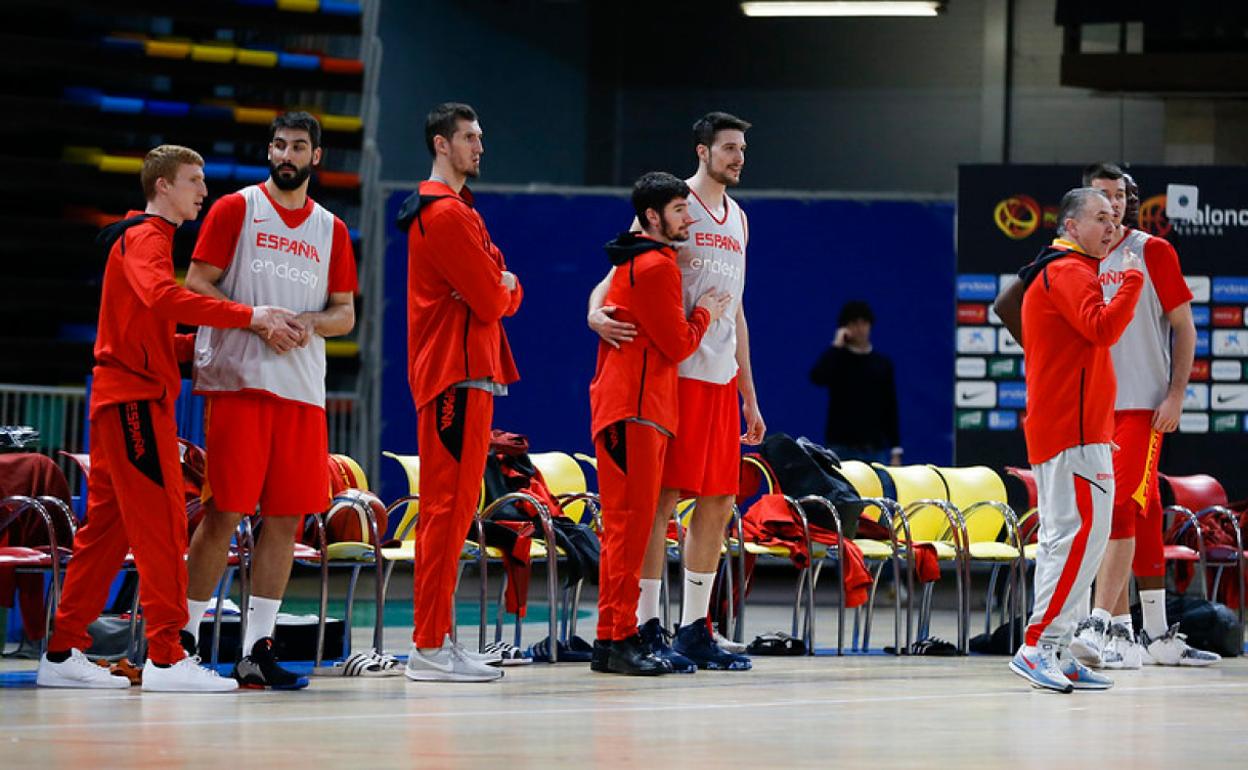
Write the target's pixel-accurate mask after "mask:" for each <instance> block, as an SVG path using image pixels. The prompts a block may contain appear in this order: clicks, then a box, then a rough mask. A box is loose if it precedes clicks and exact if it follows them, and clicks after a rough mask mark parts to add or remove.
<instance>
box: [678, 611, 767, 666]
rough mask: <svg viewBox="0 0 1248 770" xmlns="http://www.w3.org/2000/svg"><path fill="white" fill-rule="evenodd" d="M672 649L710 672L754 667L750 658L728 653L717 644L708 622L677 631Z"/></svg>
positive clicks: (701, 621) (684, 627)
mask: <svg viewBox="0 0 1248 770" xmlns="http://www.w3.org/2000/svg"><path fill="white" fill-rule="evenodd" d="M672 649H673V650H675V651H676V652H678V653H680V654H681V655H683V656H685V657H686V658H688V659H689V660H692V661H693V662H694V663H695V664H697V666H698V668H701V669H706V670H708V671H749V670H750V669H751V668H753V666H754V664H753V663H751V662H750V659H749V657H747V656H745V655H738V654H736V653H734V652H728V651H727V650H725V649H723V648H721V647H720V646H719V645H718V644H716V643H715V637H713V636H711V629H710V626H709V625H708V624H707V621H706V620H699V621H698V622H696V623H690V624H689V625H687V626H681V627H680V628H678V629H676V638H675V639H674V640H673V641H672Z"/></svg>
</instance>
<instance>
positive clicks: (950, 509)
mask: <svg viewBox="0 0 1248 770" xmlns="http://www.w3.org/2000/svg"><path fill="white" fill-rule="evenodd" d="M873 467H874V468H875V469H876V470H878V471H880V472H881V473H882V474H887V475H888V477H889V478H890V479H891V480H892V482H893V487H894V489H895V490H896V500H897V503H898V505H900V506H901V508H902V510H903V512H904V515H903V516H901V517H900V518H899V519H897V520H894V521H893V527H894V530H896V529H897V528H900V529H901V532H900V533H899V539H900V537H901V536H904V540H905V542H911V543H923V544H930V545H931V546H933V547H934V549H935V551H936V558H937V559H938V560H940V561H942V562H952V563H953V565H954V574H955V575H956V576H957V586H956V588H957V593H958V641H957V648H958V650H959V651H961V652H962V653H963V654H967V653H968V652H969V651H970V633H969V629H970V615H969V607H970V595H969V593H968V592H969V588H970V553H969V549H968V547H967V536H966V526H965V524H964V523H963V520H962V513H961V512H960V511H959V510H958V509H957V507H956V506H955V505H953V503H951V502H949V492H948V489H947V488H946V486H945V482H944V480H943V479H942V478H941V476H940V474H939V473H937V472H936V469H935V468H933V467H931V466H927V465H904V466H886V465H881V464H879V463H875V464H874V465H873ZM932 589H933V584H932V583H928V584H927V585H925V586H924V587H923V600H922V605H921V607H920V610H919V630H918V635H919V639H924V638H925V637H926V636H927V634H928V630H929V625H930V622H931V602H932ZM908 635H909V634H908V629H907V636H908Z"/></svg>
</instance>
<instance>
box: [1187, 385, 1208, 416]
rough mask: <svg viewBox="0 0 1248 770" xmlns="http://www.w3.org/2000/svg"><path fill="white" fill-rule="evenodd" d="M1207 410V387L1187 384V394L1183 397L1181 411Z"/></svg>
mask: <svg viewBox="0 0 1248 770" xmlns="http://www.w3.org/2000/svg"><path fill="white" fill-rule="evenodd" d="M1208 408H1209V386H1208V385H1201V384H1200V383H1188V385H1187V392H1186V393H1185V394H1184V396H1183V409H1184V410H1187V411H1192V412H1197V411H1204V410H1205V409H1208Z"/></svg>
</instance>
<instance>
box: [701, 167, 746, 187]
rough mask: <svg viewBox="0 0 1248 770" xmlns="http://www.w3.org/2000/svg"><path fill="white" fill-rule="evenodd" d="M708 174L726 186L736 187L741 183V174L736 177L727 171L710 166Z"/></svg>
mask: <svg viewBox="0 0 1248 770" xmlns="http://www.w3.org/2000/svg"><path fill="white" fill-rule="evenodd" d="M706 174H707V176H709V177H710V178H711V179H714V180H715V181H716V182H719V183H720V184H722V185H723V186H724V187H736V186H737V185H739V184H741V177H740V176H738V177H737V178H735V179H734V178H732V177H731V176H729V175H728V172H727V171H716V170H715V169H712V168H708V169H707V170H706Z"/></svg>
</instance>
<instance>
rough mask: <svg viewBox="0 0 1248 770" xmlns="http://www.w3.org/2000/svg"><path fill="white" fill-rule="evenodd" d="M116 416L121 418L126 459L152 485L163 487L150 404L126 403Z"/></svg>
mask: <svg viewBox="0 0 1248 770" xmlns="http://www.w3.org/2000/svg"><path fill="white" fill-rule="evenodd" d="M118 414H119V415H120V416H121V433H122V435H123V436H124V437H125V444H126V459H128V460H129V461H130V464H131V465H133V466H134V467H135V469H137V470H138V472H139V473H142V474H143V475H144V476H146V477H148V478H149V479H151V480H152V483H154V484H156V485H157V486H162V487H163V486H164V485H165V480H164V476H163V475H162V474H161V472H160V457H159V456H158V455H157V454H156V431H155V430H154V429H153V427H152V411H151V404H149V403H148V402H146V401H127V402H126V403H124V404H120V405H119V407H118Z"/></svg>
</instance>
